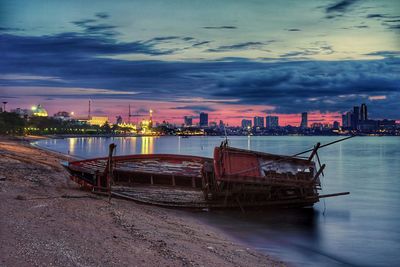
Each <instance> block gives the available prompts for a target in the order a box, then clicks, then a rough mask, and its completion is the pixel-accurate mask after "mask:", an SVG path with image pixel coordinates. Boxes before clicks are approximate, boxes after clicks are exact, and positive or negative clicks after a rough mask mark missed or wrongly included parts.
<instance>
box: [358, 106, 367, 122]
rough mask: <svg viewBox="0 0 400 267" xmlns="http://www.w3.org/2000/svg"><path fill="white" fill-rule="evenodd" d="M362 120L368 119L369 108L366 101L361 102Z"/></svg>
mask: <svg viewBox="0 0 400 267" xmlns="http://www.w3.org/2000/svg"><path fill="white" fill-rule="evenodd" d="M360 120H361V121H366V120H368V110H367V105H366V104H365V103H363V104H361V113H360Z"/></svg>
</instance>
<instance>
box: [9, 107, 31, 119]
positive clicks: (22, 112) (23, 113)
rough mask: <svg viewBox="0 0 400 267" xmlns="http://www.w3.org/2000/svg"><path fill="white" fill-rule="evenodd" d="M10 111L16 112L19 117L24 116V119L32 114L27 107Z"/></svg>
mask: <svg viewBox="0 0 400 267" xmlns="http://www.w3.org/2000/svg"><path fill="white" fill-rule="evenodd" d="M11 112H14V113H17V114H18V116H20V117H21V118H25V119H27V118H28V117H29V116H31V115H32V111H31V110H29V109H25V108H16V109H12V110H11Z"/></svg>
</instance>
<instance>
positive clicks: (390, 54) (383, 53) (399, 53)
mask: <svg viewBox="0 0 400 267" xmlns="http://www.w3.org/2000/svg"><path fill="white" fill-rule="evenodd" d="M365 55H367V56H381V57H385V58H393V57H400V51H377V52H372V53H368V54H365Z"/></svg>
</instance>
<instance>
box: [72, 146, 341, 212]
mask: <svg viewBox="0 0 400 267" xmlns="http://www.w3.org/2000/svg"><path fill="white" fill-rule="evenodd" d="M320 147H321V146H320V144H317V145H316V146H315V147H314V149H312V150H309V151H306V152H311V155H310V156H309V157H307V158H304V157H300V156H299V154H303V153H299V154H297V155H293V156H281V155H274V154H268V153H262V152H255V151H250V150H244V149H238V148H233V147H230V146H228V143H227V141H224V142H222V144H221V146H219V147H216V148H215V150H214V158H205V157H197V156H184V155H172V154H152V155H129V156H113V151H114V149H115V145H114V144H111V145H110V152H109V156H108V157H104V158H95V159H88V160H80V161H73V162H69V163H67V164H66V165H65V167H66V168H67V170H68V171H69V172H70V174H71V179H72V180H74V181H75V182H77V183H79V184H80V185H81V186H82V187H84V188H86V189H90V190H92V191H93V192H94V193H100V194H108V195H109V196H110V197H111V196H114V197H122V198H126V199H131V200H134V201H137V202H141V203H146V204H153V205H159V206H165V207H179V208H241V209H242V210H243V209H247V208H259V207H266V206H285V207H306V206H312V205H313V204H314V203H316V202H318V201H319V199H320V198H323V197H331V196H337V195H345V194H348V192H343V193H336V194H330V195H319V194H318V191H319V190H321V184H320V179H319V176H320V175H321V174H323V170H324V168H325V165H321V164H320V161H319V157H318V154H317V150H318V148H320ZM315 156H316V157H317V159H318V161H317V162H318V164H319V166H318V167H317V164H316V163H315V162H314V161H313V158H314V157H315Z"/></svg>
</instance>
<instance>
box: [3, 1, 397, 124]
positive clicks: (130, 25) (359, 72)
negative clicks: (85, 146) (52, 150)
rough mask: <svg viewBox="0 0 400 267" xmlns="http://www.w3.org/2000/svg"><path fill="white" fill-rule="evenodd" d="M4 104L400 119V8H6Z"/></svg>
mask: <svg viewBox="0 0 400 267" xmlns="http://www.w3.org/2000/svg"><path fill="white" fill-rule="evenodd" d="M0 51H1V53H0V100H1V101H8V102H9V104H8V105H9V107H10V108H15V107H25V108H26V107H29V106H31V105H33V104H37V103H41V104H42V105H43V106H45V107H46V108H47V109H48V110H49V112H50V113H52V112H53V113H55V112H57V111H59V110H67V111H72V110H74V111H75V113H78V114H82V115H84V114H86V113H85V112H86V110H87V107H86V103H87V101H88V99H92V101H93V105H94V106H95V109H94V111H95V114H98V115H108V116H109V117H110V118H113V117H114V116H116V115H119V114H121V115H123V116H125V117H126V113H127V106H128V104H131V105H132V106H133V107H134V110H135V112H137V113H144V111H145V110H147V109H149V108H153V109H154V110H155V117H156V118H157V119H158V120H168V121H173V122H180V121H181V120H182V117H183V116H184V115H193V116H197V114H198V113H199V112H200V111H206V112H209V113H210V117H211V119H214V120H219V119H223V120H225V121H228V122H229V123H230V124H231V125H238V124H239V123H240V120H241V119H242V118H251V117H253V116H255V115H265V114H277V115H280V116H281V117H282V122H283V124H289V123H291V124H295V123H298V121H299V116H298V114H299V113H301V112H303V111H308V112H310V114H312V120H314V121H326V122H331V121H332V120H339V119H340V114H341V113H343V112H345V111H347V110H349V109H351V108H352V106H354V105H359V104H361V103H367V105H368V107H369V111H370V115H371V116H372V117H374V118H390V119H396V120H400V65H399V63H400V1H398V0H382V1H372V0H365V1H362V0H358V1H357V0H319V1H311V0H310V1H295V0H280V1H233V0H230V1H205V0H202V1H194V0H193V1H183V0H182V1H177V0H169V1H150V0H148V1H82V0H81V1H71V0H69V1H34V0H33V1H18V0H12V1H4V0H0Z"/></svg>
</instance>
